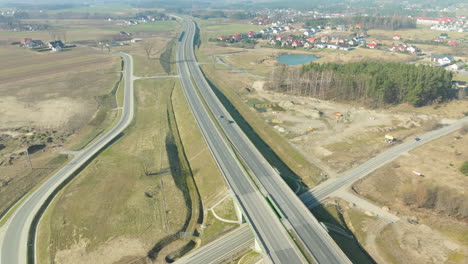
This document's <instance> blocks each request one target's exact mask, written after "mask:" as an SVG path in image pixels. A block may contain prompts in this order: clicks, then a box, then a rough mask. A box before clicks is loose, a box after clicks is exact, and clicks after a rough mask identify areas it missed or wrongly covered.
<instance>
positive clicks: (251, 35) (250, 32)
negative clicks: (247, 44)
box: [247, 31, 255, 38]
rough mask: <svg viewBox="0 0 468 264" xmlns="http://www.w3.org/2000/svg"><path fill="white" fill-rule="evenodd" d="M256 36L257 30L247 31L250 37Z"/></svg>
mask: <svg viewBox="0 0 468 264" xmlns="http://www.w3.org/2000/svg"><path fill="white" fill-rule="evenodd" d="M254 36H255V32H253V31H249V33H247V37H249V38H253V37H254Z"/></svg>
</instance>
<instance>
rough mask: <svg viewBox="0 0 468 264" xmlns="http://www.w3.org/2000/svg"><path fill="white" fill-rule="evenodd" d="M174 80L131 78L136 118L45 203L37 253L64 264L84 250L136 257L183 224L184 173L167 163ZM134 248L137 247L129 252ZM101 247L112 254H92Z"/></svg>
mask: <svg viewBox="0 0 468 264" xmlns="http://www.w3.org/2000/svg"><path fill="white" fill-rule="evenodd" d="M173 86H174V81H173V80H144V81H137V82H136V85H135V89H136V95H137V105H138V108H137V112H136V121H135V122H134V124H133V126H132V127H131V128H130V129H128V130H127V132H126V133H125V134H126V136H124V137H123V138H122V139H120V140H119V141H118V142H116V143H115V144H114V145H113V146H112V147H110V148H108V149H106V150H105V151H103V152H102V153H101V154H100V155H99V157H98V158H96V159H95V160H94V161H93V162H92V163H91V164H90V165H89V166H88V167H86V168H85V169H84V170H83V171H82V172H81V173H80V174H79V175H78V176H77V177H76V178H75V179H74V180H73V181H72V182H71V183H70V184H69V185H68V186H67V187H66V188H65V189H64V190H63V192H62V194H61V195H59V196H58V197H57V198H56V203H55V204H54V205H53V206H51V207H50V208H49V209H48V213H47V214H46V216H45V217H44V219H43V222H42V224H41V227H40V233H39V237H40V238H41V239H40V240H39V241H43V243H40V247H41V249H42V250H39V252H42V253H43V255H42V259H44V260H45V259H47V258H48V257H47V255H49V256H50V259H51V260H52V259H55V260H57V261H58V262H62V263H64V262H65V263H66V262H68V261H69V260H70V259H69V258H70V257H72V256H73V255H74V254H75V253H76V252H81V251H82V250H85V252H87V254H86V255H85V256H82V257H81V258H80V261H83V263H85V262H86V261H91V262H101V261H105V262H106V261H109V262H112V261H111V260H114V261H117V260H119V259H120V258H121V257H125V256H134V255H138V256H140V257H141V256H144V255H145V253H146V252H147V251H149V250H150V249H151V248H152V247H153V246H154V244H155V243H156V242H157V241H158V240H160V239H162V238H164V237H165V236H167V235H170V234H172V233H174V232H177V231H178V230H179V229H181V228H182V226H183V225H184V221H185V216H186V215H187V213H188V211H187V205H186V204H185V200H184V194H183V192H184V191H185V189H183V186H180V185H179V184H180V181H181V179H180V178H178V177H182V175H179V174H178V172H175V171H174V170H173V169H174V168H172V167H170V166H171V159H174V157H173V156H172V155H174V153H171V152H168V151H169V150H170V149H169V148H168V145H167V144H166V143H167V139H168V136H169V135H170V133H171V132H170V130H169V125H168V124H169V123H168V121H169V120H168V115H167V110H168V102H170V95H171V92H172V88H173ZM147 174H148V175H147ZM181 188H182V189H181ZM167 193H171V197H170V199H168V198H167V197H165V196H166V194H167ZM96 201H99V202H96ZM48 215H49V217H48ZM52 216H53V217H52ZM49 232H50V233H49ZM48 233H49V234H50V237H47V234H48ZM115 241H120V242H119V243H124V244H126V243H130V244H129V245H128V247H126V249H125V250H122V249H119V248H115V247H114V246H115V245H114V244H113V243H114V242H115ZM48 245H49V246H48ZM135 246H138V247H141V248H139V249H138V250H137V251H133V250H135ZM102 250H104V251H105V250H111V251H112V252H115V253H116V254H109V255H105V256H97V255H96V254H98V253H97V252H99V251H102ZM117 251H118V252H117ZM47 252H48V254H47ZM98 255H99V254H98ZM102 258H104V259H102ZM67 260H68V261H67ZM88 263H89V262H88Z"/></svg>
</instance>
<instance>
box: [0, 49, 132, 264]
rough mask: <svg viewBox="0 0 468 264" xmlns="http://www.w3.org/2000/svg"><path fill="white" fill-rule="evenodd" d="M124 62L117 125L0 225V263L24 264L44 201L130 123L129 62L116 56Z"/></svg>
mask: <svg viewBox="0 0 468 264" xmlns="http://www.w3.org/2000/svg"><path fill="white" fill-rule="evenodd" d="M120 55H121V56H122V59H123V61H124V63H125V73H124V76H125V86H124V87H125V88H124V89H125V91H124V100H123V106H122V115H121V117H120V120H119V122H118V123H117V124H116V125H115V126H114V127H113V128H111V129H110V130H109V131H108V132H107V133H105V134H104V135H103V136H102V137H100V138H99V139H98V140H97V141H96V142H94V143H93V144H92V145H90V146H89V147H87V148H86V149H84V150H82V151H80V152H77V153H78V155H76V156H75V157H74V158H73V159H72V160H71V161H70V162H69V163H68V164H66V165H65V166H64V167H62V168H61V169H60V170H58V171H57V172H56V173H55V174H54V175H52V176H51V177H49V178H48V179H47V180H46V181H45V182H44V183H43V184H42V185H40V186H39V187H38V188H37V189H36V190H35V191H34V192H33V193H32V194H31V195H29V196H27V197H26V198H25V199H24V200H23V201H22V202H21V203H20V204H19V206H18V208H16V210H15V211H14V213H13V214H12V215H11V216H10V218H9V219H8V221H7V222H6V223H5V225H4V226H2V233H3V237H2V238H1V240H0V263H1V264H26V263H27V243H28V235H29V230H30V228H31V224H32V222H33V219H34V217H35V215H36V214H37V212H38V211H39V209H40V208H41V206H42V205H43V204H44V203H45V202H46V200H47V198H48V197H49V196H50V195H51V194H52V193H53V191H54V190H55V189H57V187H59V185H60V184H61V183H63V182H64V181H65V180H66V179H67V178H69V177H70V176H71V175H73V173H74V172H75V171H77V170H78V169H79V168H80V167H81V166H83V165H84V164H85V163H86V162H87V161H88V160H90V159H91V158H92V157H93V156H94V155H95V154H97V153H98V152H99V151H100V150H102V149H103V148H104V147H105V146H106V145H107V144H109V143H110V142H111V141H112V140H113V139H115V138H116V137H117V136H118V135H119V134H120V133H122V132H123V130H124V129H125V128H126V127H127V126H128V125H129V124H130V122H131V121H132V119H133V116H134V102H133V61H132V57H131V56H130V55H128V54H124V53H120Z"/></svg>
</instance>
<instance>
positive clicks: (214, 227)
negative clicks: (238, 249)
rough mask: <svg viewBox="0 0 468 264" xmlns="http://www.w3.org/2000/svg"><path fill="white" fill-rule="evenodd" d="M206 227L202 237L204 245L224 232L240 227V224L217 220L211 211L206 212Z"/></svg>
mask: <svg viewBox="0 0 468 264" xmlns="http://www.w3.org/2000/svg"><path fill="white" fill-rule="evenodd" d="M205 224H206V228H205V229H203V232H202V233H201V236H200V238H201V239H202V245H206V244H208V243H210V242H211V241H213V240H215V239H216V238H218V237H219V236H220V235H222V234H226V233H227V232H229V231H231V230H232V229H234V228H235V227H238V226H239V225H238V224H230V223H226V222H221V221H219V220H217V219H216V218H215V217H214V216H213V214H212V213H211V212H208V213H207V214H206V220H205Z"/></svg>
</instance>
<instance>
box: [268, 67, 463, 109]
mask: <svg viewBox="0 0 468 264" xmlns="http://www.w3.org/2000/svg"><path fill="white" fill-rule="evenodd" d="M271 79H272V81H270V82H269V84H268V88H269V89H270V90H273V91H276V92H283V93H290V94H295V95H301V96H310V97H315V98H319V99H323V100H336V101H353V102H358V103H363V104H366V105H368V106H371V107H381V106H384V105H389V104H400V103H410V104H412V105H414V106H423V105H428V104H432V103H439V102H442V101H445V100H449V99H451V98H453V97H454V93H453V91H452V89H451V85H452V73H451V72H450V71H446V70H445V69H443V68H440V67H430V66H426V65H418V66H417V65H413V64H404V63H395V62H354V63H346V64H337V63H323V64H318V63H311V64H309V65H305V66H303V67H302V69H300V68H287V67H286V66H283V67H278V68H277V69H275V70H274V71H273V72H272V74H271Z"/></svg>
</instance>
